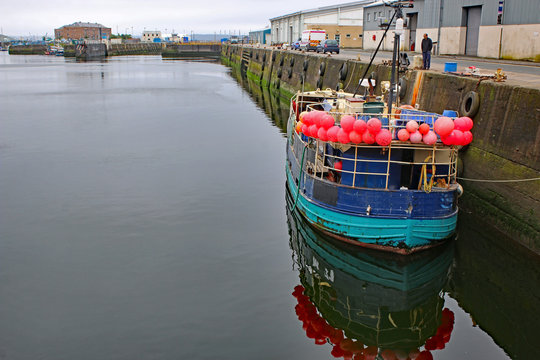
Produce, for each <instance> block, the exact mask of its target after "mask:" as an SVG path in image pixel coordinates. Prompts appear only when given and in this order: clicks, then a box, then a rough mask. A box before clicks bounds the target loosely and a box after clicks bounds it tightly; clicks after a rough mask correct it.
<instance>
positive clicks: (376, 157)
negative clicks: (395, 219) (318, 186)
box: [296, 134, 457, 191]
mask: <svg viewBox="0 0 540 360" xmlns="http://www.w3.org/2000/svg"><path fill="white" fill-rule="evenodd" d="M296 139H297V140H299V141H302V142H303V143H304V146H307V147H308V149H310V150H311V151H313V152H314V153H315V154H314V156H311V157H309V156H308V158H307V160H306V161H304V164H303V167H304V173H305V174H307V176H311V177H314V178H318V179H320V180H325V181H332V182H337V183H339V184H341V185H347V186H350V187H355V188H364V187H377V188H384V189H387V190H388V189H397V188H403V187H405V188H407V189H418V190H424V191H432V190H443V189H448V188H449V187H450V186H451V185H452V184H455V183H456V176H457V166H456V164H457V149H456V148H455V147H451V148H448V147H440V146H437V145H433V146H427V145H425V146H422V145H416V144H415V145H408V144H400V143H398V142H392V143H391V144H390V145H388V146H380V145H367V144H347V145H344V144H340V143H334V142H323V141H321V140H319V139H313V140H314V141H307V142H306V141H304V140H303V139H302V138H301V135H298V134H297V135H296ZM366 151H369V153H368V154H367V155H363V154H365V152H366ZM405 151H409V152H410V154H409V155H411V156H412V157H413V159H412V160H410V161H407V160H404V159H403V157H404V156H403V155H404V153H405ZM393 154H394V155H393ZM396 154H397V156H396ZM299 155H301V154H298V153H297V154H296V157H297V159H300V157H299ZM415 158H416V159H415ZM404 168H406V169H408V173H409V176H410V177H413V176H414V172H415V171H419V172H420V174H416V176H417V177H418V176H420V178H419V180H418V181H412V182H408V183H407V185H403V184H402V181H401V176H402V171H403V169H404Z"/></svg>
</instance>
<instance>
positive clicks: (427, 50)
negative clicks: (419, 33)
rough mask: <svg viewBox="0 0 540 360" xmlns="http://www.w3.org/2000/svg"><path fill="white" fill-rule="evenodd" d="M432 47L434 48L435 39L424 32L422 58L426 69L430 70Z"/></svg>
mask: <svg viewBox="0 0 540 360" xmlns="http://www.w3.org/2000/svg"><path fill="white" fill-rule="evenodd" d="M431 49H433V41H431V39H430V38H429V37H428V36H427V34H424V38H423V39H422V59H423V60H424V69H425V70H429V67H430V65H431Z"/></svg>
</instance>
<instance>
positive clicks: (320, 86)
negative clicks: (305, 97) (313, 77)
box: [317, 77, 323, 90]
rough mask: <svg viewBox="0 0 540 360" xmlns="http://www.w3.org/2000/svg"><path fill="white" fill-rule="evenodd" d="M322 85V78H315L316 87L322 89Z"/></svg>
mask: <svg viewBox="0 0 540 360" xmlns="http://www.w3.org/2000/svg"><path fill="white" fill-rule="evenodd" d="M322 86H323V79H322V77H320V78H319V80H317V89H319V90H320V89H322Z"/></svg>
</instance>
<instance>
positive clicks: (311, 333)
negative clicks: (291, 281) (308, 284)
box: [292, 285, 454, 360]
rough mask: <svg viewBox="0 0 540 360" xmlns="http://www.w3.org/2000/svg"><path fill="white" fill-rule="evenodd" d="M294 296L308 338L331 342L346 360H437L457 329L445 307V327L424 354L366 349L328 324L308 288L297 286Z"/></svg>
mask: <svg viewBox="0 0 540 360" xmlns="http://www.w3.org/2000/svg"><path fill="white" fill-rule="evenodd" d="M292 295H293V296H294V297H295V298H296V299H297V301H298V304H297V305H296V306H295V308H294V310H295V312H296V315H297V316H298V319H299V320H300V321H301V322H302V328H303V329H304V330H305V331H306V336H307V337H308V338H310V339H313V340H314V342H315V344H317V345H324V344H328V343H329V344H330V345H332V350H331V352H330V354H331V355H332V356H333V357H335V358H343V359H345V360H353V359H354V360H356V359H362V360H375V359H376V358H377V356H378V355H380V357H381V358H382V359H384V360H398V359H415V360H433V355H432V354H431V351H432V350H439V349H444V347H445V344H446V343H448V341H450V334H451V333H452V330H453V328H454V313H453V312H452V311H451V310H449V309H447V308H445V309H444V310H443V311H442V317H441V324H440V325H439V327H438V328H437V333H436V334H435V335H433V336H432V337H431V338H429V339H428V340H427V341H426V343H425V346H424V350H423V351H420V350H419V349H412V350H409V351H405V350H392V349H381V350H379V348H378V347H377V346H365V345H364V344H362V343H361V342H359V341H357V340H353V339H349V338H346V337H345V334H344V333H343V330H342V329H338V328H335V327H333V326H332V325H330V324H328V322H327V321H326V320H325V319H324V318H323V317H322V316H320V315H319V314H318V312H317V308H316V307H315V305H314V304H313V303H312V302H311V300H310V298H309V297H308V296H307V295H306V294H305V289H304V287H303V286H302V285H297V286H295V288H294V291H293V292H292Z"/></svg>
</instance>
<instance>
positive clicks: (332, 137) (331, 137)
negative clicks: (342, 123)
mask: <svg viewBox="0 0 540 360" xmlns="http://www.w3.org/2000/svg"><path fill="white" fill-rule="evenodd" d="M339 130H341V128H340V127H339V126H332V127H331V128H330V129H328V131H326V136H327V137H328V141H332V142H337V141H338V138H337V134H338V132H339Z"/></svg>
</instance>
